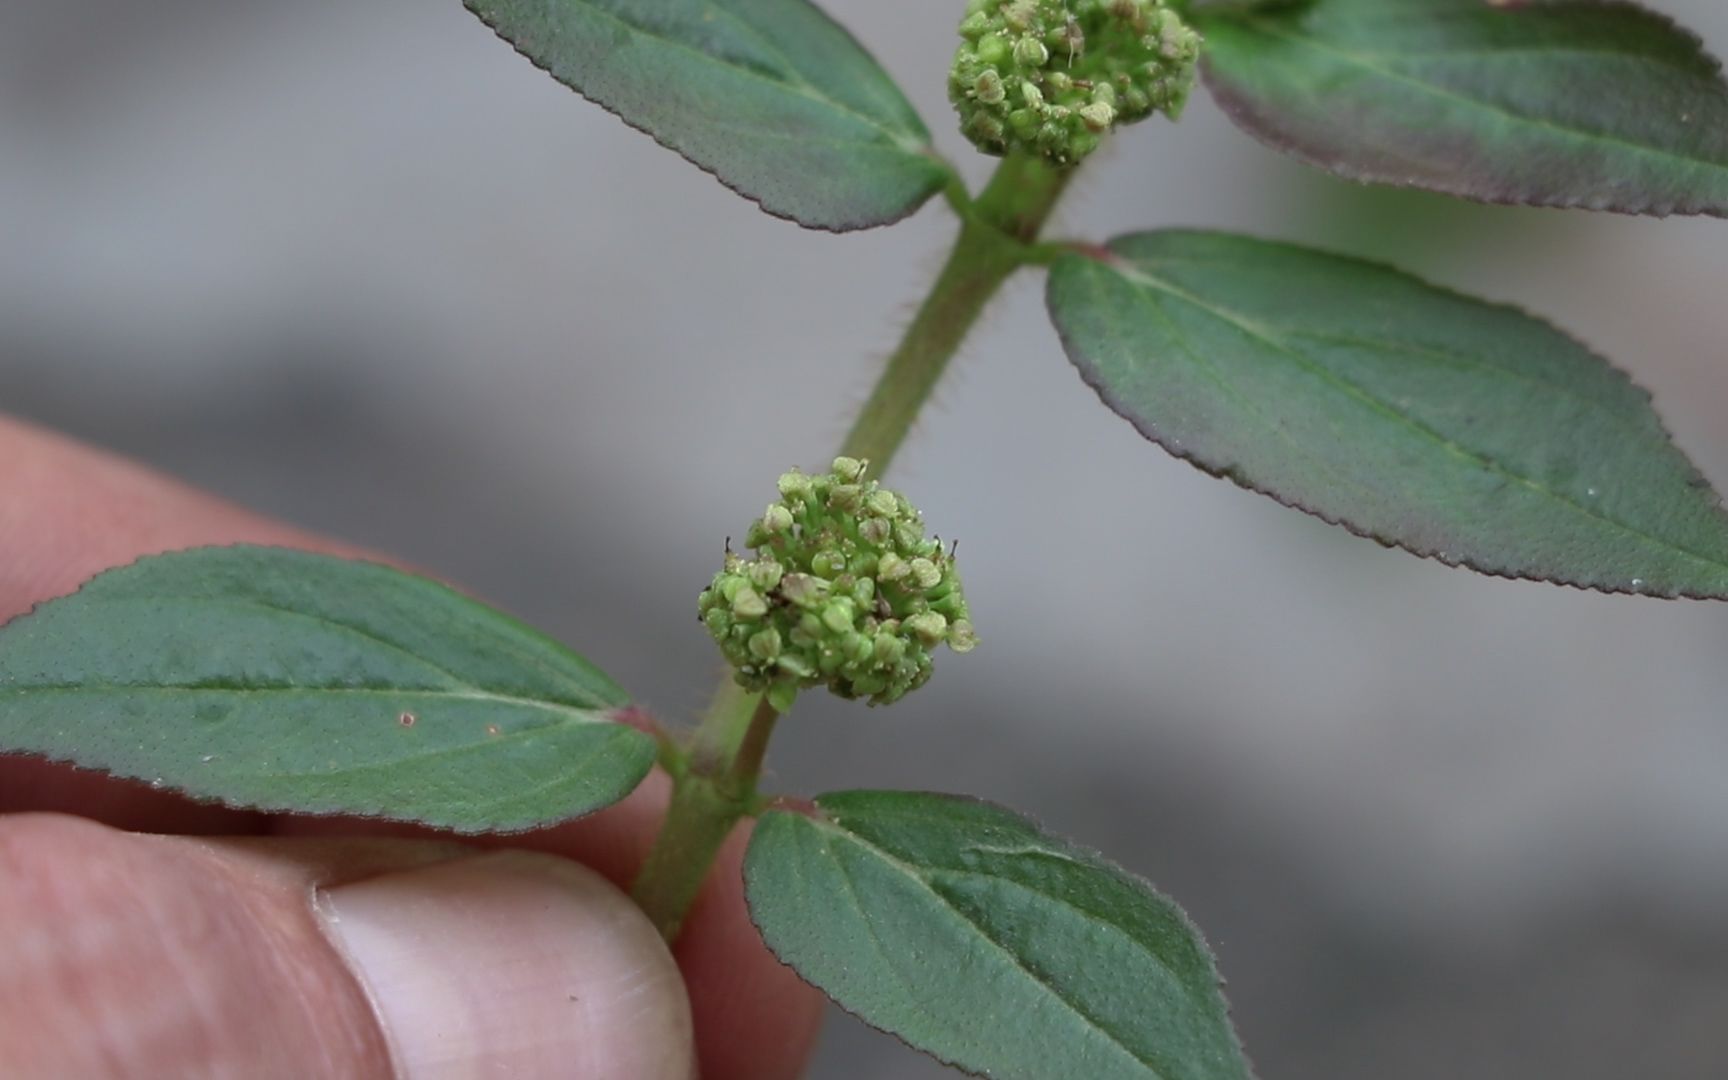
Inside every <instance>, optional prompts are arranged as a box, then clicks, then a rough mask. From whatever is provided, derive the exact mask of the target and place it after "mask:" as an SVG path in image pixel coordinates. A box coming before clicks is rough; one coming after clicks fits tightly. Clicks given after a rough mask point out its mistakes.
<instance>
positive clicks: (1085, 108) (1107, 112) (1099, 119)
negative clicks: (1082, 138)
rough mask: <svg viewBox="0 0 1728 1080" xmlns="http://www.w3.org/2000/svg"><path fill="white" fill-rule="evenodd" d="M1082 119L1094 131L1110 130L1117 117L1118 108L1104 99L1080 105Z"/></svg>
mask: <svg viewBox="0 0 1728 1080" xmlns="http://www.w3.org/2000/svg"><path fill="white" fill-rule="evenodd" d="M1080 119H1082V120H1084V121H1086V126H1087V127H1088V128H1090V129H1092V130H1093V131H1108V130H1110V125H1111V124H1112V123H1113V122H1114V121H1115V119H1116V110H1115V109H1113V108H1111V107H1110V106H1109V105H1107V104H1106V103H1104V102H1102V101H1094V102H1093V103H1092V104H1090V105H1082V106H1081V107H1080Z"/></svg>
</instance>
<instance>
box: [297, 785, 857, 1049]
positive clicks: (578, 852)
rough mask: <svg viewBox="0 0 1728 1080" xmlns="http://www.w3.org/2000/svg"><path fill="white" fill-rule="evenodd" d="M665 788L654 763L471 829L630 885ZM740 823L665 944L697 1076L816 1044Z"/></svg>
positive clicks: (357, 824)
mask: <svg viewBox="0 0 1728 1080" xmlns="http://www.w3.org/2000/svg"><path fill="white" fill-rule="evenodd" d="M670 792H671V780H670V779H669V778H668V777H667V776H666V775H665V774H664V773H660V772H656V773H654V774H652V775H651V776H649V778H648V779H647V780H645V781H644V782H643V783H642V786H641V787H639V788H637V789H636V790H635V791H634V792H632V793H631V795H630V796H629V797H628V798H626V799H625V800H624V801H623V802H621V803H619V804H617V805H616V806H612V807H610V808H608V809H606V810H603V811H601V812H600V813H598V814H593V815H590V816H588V817H585V818H582V819H580V820H578V821H572V822H569V823H567V824H564V825H559V826H556V827H554V828H550V829H542V830H539V831H537V832H531V833H524V834H521V835H517V836H501V837H475V838H474V839H475V841H476V842H477V843H478V844H479V845H480V846H487V847H503V846H509V847H513V848H526V849H528V850H533V851H543V852H547V853H550V854H554V855H560V856H564V857H566V858H574V859H579V860H581V861H582V862H583V863H584V864H586V865H588V866H590V867H592V868H594V869H595V870H597V871H599V872H600V873H602V874H604V875H605V876H606V877H607V878H609V879H611V881H612V882H613V883H614V884H615V885H617V886H618V887H619V888H620V889H626V890H627V889H628V888H629V887H630V884H631V882H632V881H633V880H634V879H635V876H636V872H637V870H639V869H640V868H641V866H642V860H643V859H644V858H645V857H646V856H647V854H648V848H649V845H650V844H651V843H652V842H653V837H654V834H655V832H656V831H657V830H658V828H659V825H660V821H661V819H662V818H663V817H664V816H665V813H666V802H667V799H668V798H669V796H670ZM275 827H276V830H277V831H278V833H279V834H281V835H292V836H325V837H328V836H364V835H379V833H380V831H381V830H383V831H384V832H385V833H387V834H388V835H391V836H397V837H417V838H427V837H432V836H434V835H436V834H434V833H433V832H432V831H431V830H428V829H422V828H419V827H416V826H413V825H399V824H387V823H380V822H375V821H364V820H357V819H354V818H282V819H279V820H278V821H277V822H276V825H275ZM748 838H749V827H748V825H747V824H746V825H741V826H740V827H739V828H738V830H737V831H736V832H735V833H734V834H733V835H732V836H731V837H730V838H729V839H728V841H727V843H726V844H725V846H724V847H722V848H721V851H720V854H719V857H718V858H716V859H715V864H714V869H713V870H712V871H711V872H710V875H709V879H708V881H707V883H706V884H705V885H704V887H703V890H702V893H701V895H700V896H698V897H697V900H696V904H695V906H694V907H693V908H692V909H691V911H690V915H689V917H688V918H687V919H686V920H685V923H684V932H683V934H682V935H681V936H680V937H679V939H678V944H677V945H676V947H675V948H674V949H673V954H674V955H675V956H676V957H677V959H678V965H679V967H680V968H682V969H683V971H684V979H685V984H686V987H687V988H688V991H689V994H690V1007H691V1012H692V1013H693V1015H694V1018H695V1024H696V1045H697V1051H698V1058H699V1060H700V1061H701V1063H702V1077H703V1080H795V1078H796V1077H798V1076H801V1075H803V1069H804V1066H805V1063H806V1062H808V1061H809V1059H810V1054H811V1051H812V1050H813V1049H814V1048H815V1044H816V1035H817V1031H818V1029H819V1028H820V1027H821V1023H822V1015H823V1010H824V1005H823V1001H822V998H821V996H820V995H819V994H818V993H817V992H816V991H814V990H812V989H811V988H810V987H809V986H808V985H806V984H805V983H804V982H803V981H802V980H801V979H799V978H798V977H797V976H796V975H794V974H793V973H792V971H791V969H790V968H787V967H785V966H784V965H782V964H781V963H780V961H779V960H777V959H775V957H774V955H773V954H772V953H770V952H769V951H768V949H767V947H766V946H764V945H763V944H762V939H761V937H760V935H758V934H757V933H756V929H755V927H754V925H753V924H752V923H751V922H750V918H749V913H748V911H747V909H746V906H745V902H744V873H743V858H744V848H745V845H746V843H747V841H748Z"/></svg>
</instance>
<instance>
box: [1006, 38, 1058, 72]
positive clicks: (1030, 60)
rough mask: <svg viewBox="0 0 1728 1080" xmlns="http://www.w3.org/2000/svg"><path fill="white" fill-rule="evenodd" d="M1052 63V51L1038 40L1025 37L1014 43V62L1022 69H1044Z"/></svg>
mask: <svg viewBox="0 0 1728 1080" xmlns="http://www.w3.org/2000/svg"><path fill="white" fill-rule="evenodd" d="M1049 61H1050V49H1049V48H1048V47H1047V46H1046V45H1045V44H1044V43H1043V42H1042V41H1039V40H1038V39H1037V38H1032V37H1023V38H1021V39H1020V40H1019V41H1016V42H1015V43H1014V62H1015V63H1016V64H1019V65H1020V66H1021V67H1043V66H1044V65H1045V64H1046V63H1048V62H1049Z"/></svg>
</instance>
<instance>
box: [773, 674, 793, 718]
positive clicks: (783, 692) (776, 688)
mask: <svg viewBox="0 0 1728 1080" xmlns="http://www.w3.org/2000/svg"><path fill="white" fill-rule="evenodd" d="M797 699H798V684H797V683H796V682H792V681H790V680H782V681H780V682H776V683H775V684H774V685H772V686H770V687H769V688H768V704H769V706H770V707H772V708H773V710H774V711H775V712H781V713H788V712H791V711H792V703H793V702H794V701H796V700H797Z"/></svg>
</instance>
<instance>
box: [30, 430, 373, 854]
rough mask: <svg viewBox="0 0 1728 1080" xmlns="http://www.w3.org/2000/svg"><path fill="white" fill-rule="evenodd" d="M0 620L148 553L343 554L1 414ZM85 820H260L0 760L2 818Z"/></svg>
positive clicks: (203, 828) (183, 827)
mask: <svg viewBox="0 0 1728 1080" xmlns="http://www.w3.org/2000/svg"><path fill="white" fill-rule="evenodd" d="M0 491H5V493H6V497H5V498H4V499H0V621H4V620H6V619H9V618H11V617H12V616H14V615H18V614H20V613H22V612H25V611H28V610H29V609H30V607H31V606H32V605H34V604H38V603H41V602H42V601H44V600H48V599H51V598H53V597H56V596H63V595H65V594H67V593H69V592H72V591H73V590H74V589H76V588H77V587H78V586H79V585H81V584H82V583H83V582H84V581H86V580H87V579H89V578H90V577H92V576H94V575H95V574H97V573H98V572H100V571H102V570H106V569H108V568H109V567H112V566H119V565H122V564H125V563H129V562H132V561H134V560H136V559H138V558H139V557H140V556H143V555H148V554H154V553H157V552H162V551H170V550H175V549H179V548H187V547H197V546H199V545H203V544H233V543H257V544H285V545H291V546H295V547H302V548H307V549H312V550H323V551H333V552H339V551H343V550H351V549H343V548H341V547H340V546H338V545H334V544H331V543H329V542H327V541H320V540H318V539H316V538H314V537H312V536H309V535H307V534H305V533H302V532H299V531H298V530H295V529H290V528H288V527H286V526H283V525H277V524H275V523H273V522H270V521H267V520H265V519H264V518H261V517H258V516H257V515H255V514H250V513H247V512H246V511H244V510H240V509H238V508H236V507H233V506H230V505H229V504H227V503H224V502H222V501H220V500H218V499H214V498H211V497H210V496H207V495H203V494H200V493H199V492H197V491H194V490H192V489H191V488H188V487H186V486H185V485H183V484H180V483H177V482H175V481H173V480H170V479H168V478H166V477H164V476H161V475H159V474H157V473H154V472H151V471H150V470H148V469H145V468H142V467H140V466H137V465H134V464H132V463H131V462H128V461H125V460H123V459H121V458H117V457H115V456H113V455H111V454H106V453H103V452H101V451H99V450H95V449H92V448H90V447H87V446H84V445H82V444H81V443H77V442H73V441H72V440H70V439H66V438H63V437H61V436H59V435H55V434H52V433H50V432H47V431H43V430H41V429H39V428H34V427H31V426H29V425H27V424H23V423H20V422H18V421H16V420H11V419H8V418H5V417H0ZM21 810H49V811H61V812H67V813H77V814H82V815H84V816H86V817H91V818H94V819H97V820H100V821H104V822H107V823H109V824H113V825H120V826H124V827H126V828H132V829H140V830H148V831H150V832H170V833H195V832H223V833H241V832H253V831H257V829H258V828H259V825H258V822H259V821H260V820H261V819H259V818H258V817H257V816H256V815H249V814H243V813H240V812H238V811H233V810H227V809H224V808H222V807H217V806H203V805H195V804H193V803H190V802H188V801H186V800H185V799H182V798H179V797H177V796H174V795H172V794H170V793H167V792H159V791H152V790H151V789H150V788H149V787H148V786H146V785H144V784H139V783H134V782H131V781H124V780H115V779H113V778H111V777H108V776H104V775H102V774H98V773H92V772H84V771H81V770H76V769H73V768H71V767H70V766H67V765H62V764H54V763H49V762H45V761H41V760H38V759H31V758H10V759H0V811H6V812H11V811H21Z"/></svg>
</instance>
